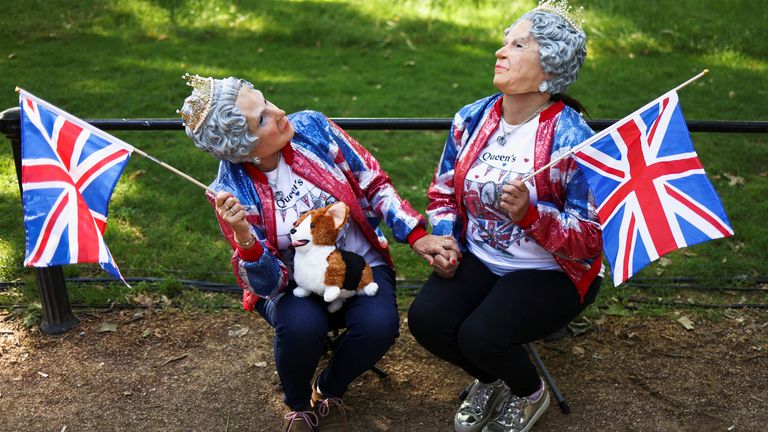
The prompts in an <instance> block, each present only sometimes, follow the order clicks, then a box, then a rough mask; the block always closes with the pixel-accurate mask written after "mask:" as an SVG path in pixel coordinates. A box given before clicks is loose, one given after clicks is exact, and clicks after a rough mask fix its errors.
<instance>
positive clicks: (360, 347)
mask: <svg viewBox="0 0 768 432" xmlns="http://www.w3.org/2000/svg"><path fill="white" fill-rule="evenodd" d="M187 81H188V84H189V85H190V86H192V87H193V91H192V95H190V96H189V97H187V98H186V100H185V101H184V106H183V107H182V108H181V110H180V113H181V115H182V117H183V118H184V124H185V127H186V132H187V135H189V136H190V137H191V138H192V140H193V141H194V143H195V145H196V146H197V147H198V148H200V149H202V150H204V151H206V152H208V153H210V154H212V155H213V156H215V157H216V158H217V159H219V160H220V161H221V162H220V164H219V173H218V175H217V177H216V179H215V180H214V182H213V183H212V184H211V185H210V189H211V190H213V191H215V192H216V193H217V194H216V195H215V196H210V197H209V198H210V199H211V201H212V203H214V204H215V207H216V209H217V215H218V218H219V224H220V226H221V229H222V232H223V233H224V235H225V237H226V238H227V240H229V242H230V244H231V246H232V248H233V249H234V253H233V256H232V264H233V267H234V271H235V276H236V277H237V281H238V283H239V285H240V286H241V287H242V288H243V290H244V291H243V304H244V306H245V308H246V309H248V310H255V311H257V312H258V313H259V314H260V315H261V316H263V317H264V319H265V320H267V322H268V323H269V324H270V325H271V326H272V327H274V329H275V344H274V350H275V364H276V366H277V372H278V375H279V376H280V381H281V383H282V386H283V391H284V393H285V404H286V405H287V413H286V414H285V416H284V419H283V429H282V430H284V431H292V432H297V431H301V432H307V431H321V432H322V431H325V432H329V431H348V430H349V424H348V420H347V412H346V407H345V405H344V402H343V401H342V399H341V398H342V396H343V395H344V393H345V391H346V390H347V387H348V386H349V384H350V383H351V382H352V381H353V380H354V379H355V378H357V377H358V376H359V375H361V374H362V373H363V372H365V371H366V370H368V369H370V368H371V367H372V366H374V364H375V363H376V362H377V361H378V360H379V359H380V358H381V357H382V356H383V355H384V353H385V352H386V351H387V350H388V349H389V347H390V346H391V345H392V344H393V343H394V341H395V338H396V337H397V335H398V327H399V326H398V320H399V316H398V311H397V303H396V298H395V272H394V270H393V263H392V259H391V257H390V254H389V249H388V247H387V241H386V239H385V238H384V236H383V234H382V233H381V231H379V228H378V225H379V221H381V220H382V219H383V220H384V222H385V223H386V224H387V226H389V227H390V228H391V230H392V233H393V235H394V237H395V239H397V240H398V241H401V242H405V241H408V242H410V244H411V247H412V248H413V250H414V251H416V252H417V253H419V254H420V255H421V256H422V257H424V258H425V259H427V261H428V262H430V263H431V262H432V261H433V260H434V256H441V257H442V259H447V260H450V259H452V258H455V256H456V254H457V253H458V246H457V245H456V243H455V242H454V241H453V240H452V239H449V238H446V237H435V236H433V235H428V234H426V232H425V231H424V226H425V225H426V221H425V220H424V217H423V216H421V215H420V214H418V213H417V212H416V211H414V210H413V209H412V208H411V206H410V205H409V204H408V202H406V201H404V200H402V199H401V198H400V196H399V195H398V194H397V192H396V191H395V189H394V188H393V187H392V183H391V182H390V179H389V177H388V176H387V174H386V173H385V172H384V171H382V169H381V167H380V166H379V164H378V162H377V161H376V159H374V157H373V156H372V155H371V154H370V153H368V152H367V151H366V150H365V149H364V148H363V147H362V146H361V145H360V144H358V143H357V142H356V141H355V140H353V139H352V138H351V137H349V136H348V135H347V134H346V133H345V132H344V131H343V130H342V129H340V128H339V127H338V126H336V125H335V124H334V123H333V122H331V121H329V120H328V119H327V118H326V117H325V116H323V115H322V114H320V113H318V112H313V111H302V112H298V113H295V114H291V115H289V116H286V114H285V111H283V110H281V109H279V108H278V107H276V106H275V105H273V104H272V103H270V102H269V101H267V100H266V99H265V98H264V95H263V94H262V93H261V92H260V91H258V90H255V89H254V88H253V86H252V85H251V84H250V83H249V82H247V81H244V80H240V79H236V78H232V77H230V78H226V79H223V80H218V79H213V78H201V77H199V76H194V77H192V76H187ZM336 201H343V202H345V203H346V204H347V205H348V206H349V208H350V218H349V220H350V222H349V225H348V227H347V228H346V230H345V231H344V232H342V234H341V235H340V238H339V240H338V242H337V247H338V248H339V249H343V250H347V251H351V252H355V253H357V254H359V255H361V256H363V258H364V259H365V261H366V262H367V263H368V264H369V265H370V266H371V267H372V269H373V277H374V281H375V282H376V283H377V284H378V286H379V288H378V292H377V293H376V295H374V296H372V297H368V296H354V297H352V298H349V299H347V300H346V301H345V302H344V306H343V307H342V308H341V310H339V311H338V312H335V313H329V312H328V310H327V303H325V302H324V300H323V298H322V297H320V296H308V297H297V296H295V295H294V294H293V288H295V287H296V284H295V282H294V281H293V280H292V271H291V267H292V264H293V253H294V252H293V250H292V249H291V242H290V239H289V235H290V231H291V229H292V228H293V223H294V221H296V219H297V218H298V217H299V215H300V214H302V213H304V212H305V211H307V210H312V209H315V208H320V207H324V206H326V205H327V204H330V203H333V202H336ZM338 327H346V328H347V331H346V332H345V333H344V336H342V339H341V340H340V341H339V342H338V344H337V345H336V347H335V349H334V351H333V354H332V357H331V359H330V361H329V362H328V367H327V368H326V369H325V370H323V371H322V372H321V373H320V374H319V375H317V377H316V378H314V379H313V376H314V374H315V369H316V368H317V365H318V363H319V360H320V357H321V355H322V354H323V353H324V352H325V348H326V336H327V333H328V331H329V329H332V328H338Z"/></svg>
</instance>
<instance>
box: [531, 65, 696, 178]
mask: <svg viewBox="0 0 768 432" xmlns="http://www.w3.org/2000/svg"><path fill="white" fill-rule="evenodd" d="M708 73H709V69H704V70H703V71H701V72H699V73H698V74H697V75H695V76H693V77H692V78H690V79H689V80H688V81H686V82H684V83H682V84H680V85H679V86H677V87H675V88H673V89H672V90H670V91H668V92H667V93H672V92H676V91H678V90H680V89H681V88H683V87H685V86H687V85H688V84H690V83H692V82H694V81H696V80H697V79H699V78H701V77H703V76H704V75H706V74H708ZM665 94H666V93H665ZM656 99H658V98H656ZM656 99H654V101H656ZM651 103H653V102H651ZM648 105H649V104H646V105H645V106H644V107H642V108H640V109H638V110H637V111H635V112H633V113H632V114H630V115H628V116H625V117H623V118H627V117H632V116H633V115H635V114H636V113H638V112H640V111H643V110H645V109H646V108H648ZM619 121H621V120H619ZM617 123H618V122H617ZM610 129H611V128H610V127H608V128H605V129H604V130H602V131H600V132H599V133H597V134H595V135H592V137H590V138H588V139H587V140H585V141H584V142H583V143H581V144H579V145H577V146H576V147H573V148H572V149H571V150H569V151H568V152H567V153H565V154H563V155H561V156H560V157H558V158H556V159H555V160H553V161H551V162H550V163H548V164H546V165H544V166H543V167H541V168H539V169H537V170H536V171H534V172H533V173H532V174H529V175H527V176H525V177H524V178H523V179H522V180H521V181H522V182H523V183H525V182H527V181H529V180H531V179H532V178H533V177H534V176H536V175H537V174H539V173H540V172H542V171H544V170H545V169H547V168H549V167H551V166H552V165H554V164H556V163H558V162H560V161H561V160H563V159H565V158H567V157H568V156H571V155H572V154H574V153H576V152H578V151H579V150H581V149H583V148H584V147H587V146H589V145H592V144H593V143H595V142H596V141H598V140H600V139H602V138H603V137H604V136H606V135H607V134H608V132H606V131H609V130H610Z"/></svg>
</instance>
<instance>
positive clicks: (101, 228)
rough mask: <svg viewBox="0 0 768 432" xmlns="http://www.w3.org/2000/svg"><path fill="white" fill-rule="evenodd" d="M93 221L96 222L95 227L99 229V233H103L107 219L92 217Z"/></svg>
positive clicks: (105, 229)
mask: <svg viewBox="0 0 768 432" xmlns="http://www.w3.org/2000/svg"><path fill="white" fill-rule="evenodd" d="M93 221H94V222H95V223H96V228H98V229H99V231H100V232H101V235H104V232H106V231H107V221H105V220H103V219H97V218H93Z"/></svg>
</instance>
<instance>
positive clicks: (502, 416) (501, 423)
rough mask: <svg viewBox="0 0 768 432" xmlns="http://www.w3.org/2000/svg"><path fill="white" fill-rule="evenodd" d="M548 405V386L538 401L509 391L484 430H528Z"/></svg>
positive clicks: (506, 431) (503, 431)
mask: <svg viewBox="0 0 768 432" xmlns="http://www.w3.org/2000/svg"><path fill="white" fill-rule="evenodd" d="M542 385H544V383H543V382H542ZM548 406H549V392H548V391H547V388H546V387H544V393H543V394H542V395H541V397H540V398H539V400H538V401H536V402H531V401H530V400H528V398H524V397H523V398H521V397H517V396H515V395H514V394H512V393H509V394H508V395H507V397H506V399H505V400H504V401H502V402H501V403H500V404H499V405H498V406H497V407H496V411H494V413H493V418H492V419H491V421H489V422H488V424H487V425H485V427H484V428H483V432H528V431H530V430H531V428H532V427H533V425H534V424H535V423H536V421H538V420H539V417H541V415H542V414H544V411H546V410H547V407H548Z"/></svg>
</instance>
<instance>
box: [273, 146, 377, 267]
mask: <svg viewBox="0 0 768 432" xmlns="http://www.w3.org/2000/svg"><path fill="white" fill-rule="evenodd" d="M264 175H265V176H266V177H267V182H268V184H269V187H270V188H271V189H272V194H273V195H274V197H275V222H276V223H275V225H276V228H277V249H278V250H280V253H281V254H282V255H283V259H284V260H285V262H286V264H288V263H290V264H292V263H293V254H294V251H293V248H291V238H290V234H291V230H292V229H293V223H294V222H296V219H298V218H299V216H300V215H301V214H302V213H304V212H306V211H308V210H312V209H317V208H321V207H324V206H326V205H328V204H333V203H335V202H336V198H334V197H333V196H331V195H328V193H326V192H325V191H324V190H322V189H320V188H319V187H317V186H316V185H314V184H313V183H310V182H309V181H308V180H307V179H305V178H304V177H301V176H299V175H297V174H294V173H293V171H291V167H290V166H289V165H288V164H287V163H285V161H284V160H283V159H282V157H281V158H280V161H279V162H278V164H277V168H275V169H274V170H272V171H269V172H265V173H264ZM336 247H338V248H339V249H342V250H345V251H349V252H355V253H357V254H359V255H362V256H363V258H365V261H366V262H367V263H368V264H369V265H370V266H371V267H373V266H377V265H381V264H386V261H385V260H384V258H383V257H382V255H381V254H380V253H379V252H378V251H377V250H376V249H374V248H373V247H372V246H371V244H370V243H369V242H368V240H367V239H366V238H365V236H364V235H363V232H362V231H361V230H360V227H359V226H358V224H357V222H355V221H354V220H352V218H351V217H350V218H349V221H348V223H347V226H346V228H344V229H342V230H341V233H340V234H339V238H338V239H337V240H336ZM291 267H292V266H291V265H289V268H291ZM291 270H292V268H291Z"/></svg>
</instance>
